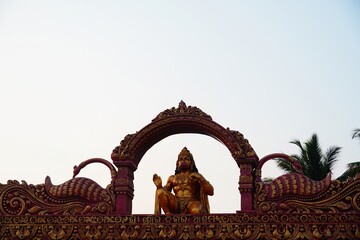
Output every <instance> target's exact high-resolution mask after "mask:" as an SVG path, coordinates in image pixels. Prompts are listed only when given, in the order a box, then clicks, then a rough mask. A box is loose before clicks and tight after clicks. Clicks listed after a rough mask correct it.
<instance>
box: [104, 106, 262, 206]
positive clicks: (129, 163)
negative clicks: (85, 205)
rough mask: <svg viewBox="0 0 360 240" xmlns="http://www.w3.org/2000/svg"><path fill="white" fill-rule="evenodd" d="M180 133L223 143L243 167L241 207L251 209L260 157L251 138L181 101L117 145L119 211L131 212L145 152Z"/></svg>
mask: <svg viewBox="0 0 360 240" xmlns="http://www.w3.org/2000/svg"><path fill="white" fill-rule="evenodd" d="M179 133H196V134H204V135H207V136H210V137H212V138H214V139H216V140H218V141H219V142H221V143H223V144H224V145H225V146H226V147H227V148H228V149H229V151H230V153H231V155H232V157H233V158H234V160H235V161H236V163H237V165H238V166H239V168H240V178H239V179H240V181H239V191H240V193H241V210H242V211H251V210H252V193H253V188H254V186H253V176H252V169H253V168H254V167H255V166H256V165H257V162H258V160H259V159H258V157H257V155H256V153H255V151H254V149H253V148H252V147H251V145H250V144H249V142H248V140H246V139H245V138H244V136H243V135H242V134H241V133H240V132H238V131H233V130H230V129H229V128H224V127H223V126H221V125H219V124H218V123H216V122H215V121H213V120H212V118H211V116H209V115H208V114H206V113H204V112H203V111H202V110H201V109H199V108H197V107H192V106H186V104H185V103H184V102H183V101H181V102H180V103H179V106H178V108H175V107H173V108H171V109H167V110H165V111H163V112H161V113H160V114H158V115H157V117H156V118H154V119H153V120H152V122H151V123H150V124H148V125H147V126H145V127H144V128H142V129H141V130H140V131H138V132H136V133H134V134H128V135H127V136H126V137H125V138H124V139H123V140H122V141H121V142H120V145H119V146H117V147H116V148H115V149H114V150H113V153H112V154H111V158H112V160H113V162H114V164H115V165H116V166H117V167H118V169H119V171H118V177H117V180H116V181H115V191H117V192H118V196H117V204H116V211H117V212H118V213H131V207H132V205H131V202H132V198H133V191H134V189H133V179H134V177H133V176H134V175H133V172H134V171H135V170H136V168H137V166H138V164H139V162H140V161H141V159H142V157H143V156H144V154H145V153H146V152H147V151H148V150H149V149H150V148H151V147H152V146H153V145H154V144H156V143H157V142H159V141H161V140H162V139H164V138H166V137H168V136H171V135H174V134H179Z"/></svg>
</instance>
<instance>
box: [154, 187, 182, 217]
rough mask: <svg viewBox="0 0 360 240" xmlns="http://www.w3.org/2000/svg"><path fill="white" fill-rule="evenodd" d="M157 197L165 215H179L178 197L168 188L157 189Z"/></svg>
mask: <svg viewBox="0 0 360 240" xmlns="http://www.w3.org/2000/svg"><path fill="white" fill-rule="evenodd" d="M156 196H157V198H158V200H159V204H160V207H161V208H162V209H163V211H164V213H165V214H169V213H178V204H177V200H176V197H175V196H174V195H173V194H172V193H171V192H169V191H168V190H167V189H166V188H159V189H157V190H156Z"/></svg>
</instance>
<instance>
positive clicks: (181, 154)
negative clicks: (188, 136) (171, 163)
mask: <svg viewBox="0 0 360 240" xmlns="http://www.w3.org/2000/svg"><path fill="white" fill-rule="evenodd" d="M184 155H189V156H191V153H190V151H189V150H188V149H187V147H184V148H183V149H182V150H181V152H180V153H179V156H184Z"/></svg>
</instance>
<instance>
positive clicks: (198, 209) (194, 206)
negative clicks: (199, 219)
mask: <svg viewBox="0 0 360 240" xmlns="http://www.w3.org/2000/svg"><path fill="white" fill-rule="evenodd" d="M202 208H203V205H202V204H201V202H200V201H191V202H189V204H188V212H189V213H190V214H200V213H203V209H202Z"/></svg>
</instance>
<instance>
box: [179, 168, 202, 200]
mask: <svg viewBox="0 0 360 240" xmlns="http://www.w3.org/2000/svg"><path fill="white" fill-rule="evenodd" d="M190 174H191V173H178V174H176V175H175V176H174V178H173V189H174V193H175V195H176V197H184V198H191V199H197V198H198V197H197V191H198V189H197V186H198V184H197V183H196V182H191V181H190V179H189V176H190Z"/></svg>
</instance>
